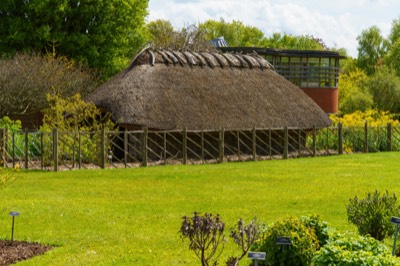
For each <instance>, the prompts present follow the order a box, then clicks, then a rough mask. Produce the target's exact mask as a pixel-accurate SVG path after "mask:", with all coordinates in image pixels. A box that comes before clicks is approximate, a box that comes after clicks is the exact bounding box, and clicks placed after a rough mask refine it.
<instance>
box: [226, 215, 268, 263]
mask: <svg viewBox="0 0 400 266" xmlns="http://www.w3.org/2000/svg"><path fill="white" fill-rule="evenodd" d="M264 227H265V226H264V225H263V224H259V223H257V219H256V218H254V219H253V220H252V221H251V223H249V224H247V225H246V223H245V222H244V221H243V219H239V221H238V223H237V230H236V229H235V228H231V234H230V236H231V237H232V238H233V241H234V242H235V243H236V244H237V245H238V246H239V248H240V249H241V252H242V254H241V255H240V256H239V257H231V258H229V260H228V261H227V265H228V266H236V265H238V264H239V261H240V260H241V259H242V258H243V257H244V256H246V254H247V252H248V251H249V250H250V248H251V246H252V245H253V244H254V243H255V242H256V241H257V239H258V238H259V237H260V235H261V234H262V233H263V231H264Z"/></svg>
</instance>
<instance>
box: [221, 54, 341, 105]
mask: <svg viewBox="0 0 400 266" xmlns="http://www.w3.org/2000/svg"><path fill="white" fill-rule="evenodd" d="M218 49H220V50H221V51H223V52H239V53H254V52H255V53H257V54H258V55H260V56H262V57H264V58H265V59H267V60H268V61H269V62H270V63H271V64H272V65H273V66H274V68H275V70H276V72H278V73H279V74H281V75H282V76H284V77H285V78H286V79H288V80H289V81H291V82H292V83H293V84H295V85H297V86H298V87H299V88H300V89H302V90H303V91H304V92H305V93H306V94H307V95H308V96H310V97H311V98H312V99H313V100H314V101H315V102H316V103H317V104H318V105H319V106H320V107H321V108H322V110H324V111H325V112H326V113H337V112H338V79H339V60H340V59H343V58H345V57H343V56H341V55H339V53H338V52H332V51H311V50H279V49H271V48H254V47H220V48H218Z"/></svg>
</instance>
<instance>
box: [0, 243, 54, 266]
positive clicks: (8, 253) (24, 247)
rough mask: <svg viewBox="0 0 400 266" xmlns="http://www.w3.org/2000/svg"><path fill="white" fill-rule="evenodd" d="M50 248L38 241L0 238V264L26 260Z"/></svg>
mask: <svg viewBox="0 0 400 266" xmlns="http://www.w3.org/2000/svg"><path fill="white" fill-rule="evenodd" d="M50 249H52V247H50V246H44V245H41V244H39V243H30V242H24V241H23V242H20V241H13V242H12V243H11V242H10V241H7V240H0V266H4V265H10V264H13V263H16V262H17V261H21V260H27V259H30V258H32V257H35V256H38V255H42V254H43V253H45V252H46V251H48V250H50Z"/></svg>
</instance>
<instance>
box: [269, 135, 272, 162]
mask: <svg viewBox="0 0 400 266" xmlns="http://www.w3.org/2000/svg"><path fill="white" fill-rule="evenodd" d="M268 146H269V158H270V159H272V131H271V129H269V130H268Z"/></svg>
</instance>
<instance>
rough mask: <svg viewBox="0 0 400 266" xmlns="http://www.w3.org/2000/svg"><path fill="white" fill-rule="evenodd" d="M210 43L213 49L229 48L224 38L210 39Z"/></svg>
mask: <svg viewBox="0 0 400 266" xmlns="http://www.w3.org/2000/svg"><path fill="white" fill-rule="evenodd" d="M211 43H212V45H214V47H215V48H220V47H229V45H228V43H227V42H226V41H225V39H224V37H218V38H215V39H212V40H211Z"/></svg>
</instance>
